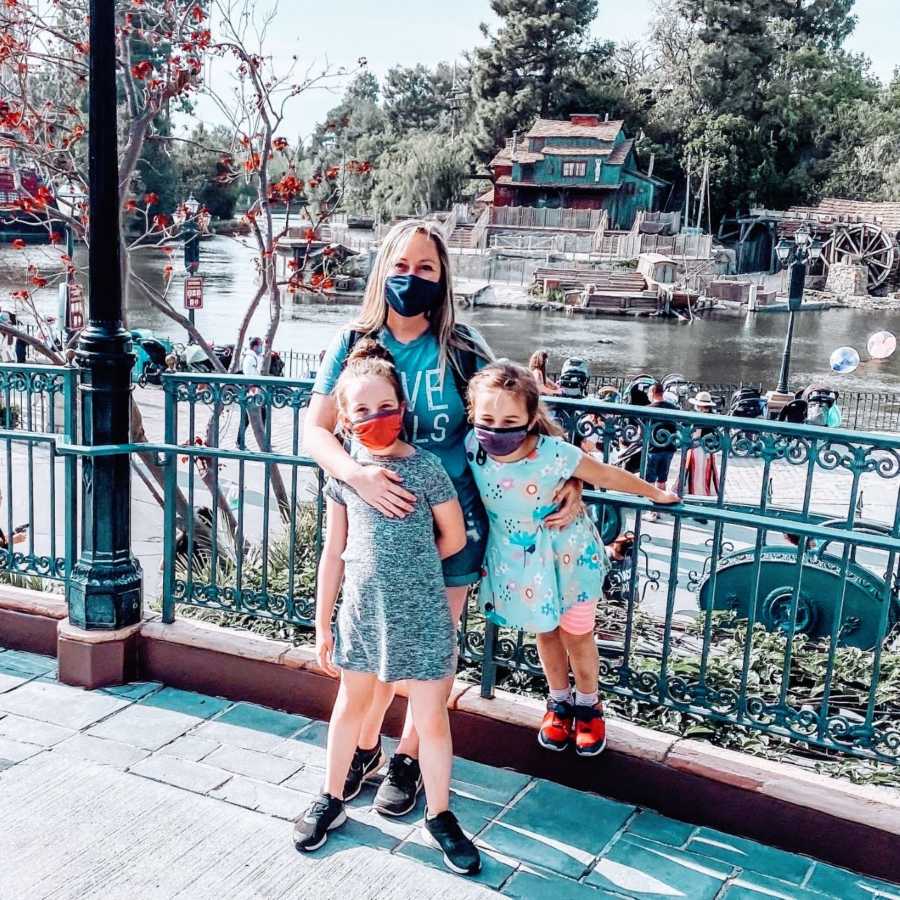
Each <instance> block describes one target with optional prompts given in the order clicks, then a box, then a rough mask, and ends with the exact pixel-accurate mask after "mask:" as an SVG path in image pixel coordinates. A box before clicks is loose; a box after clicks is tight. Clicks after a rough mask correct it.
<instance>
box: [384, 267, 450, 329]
mask: <svg viewBox="0 0 900 900" xmlns="http://www.w3.org/2000/svg"><path fill="white" fill-rule="evenodd" d="M443 291H444V286H443V285H442V284H441V283H440V282H439V281H428V280H427V279H425V278H419V276H418V275H392V276H391V277H390V278H388V279H387V281H385V283H384V295H385V298H386V299H387V302H388V304H389V306H390V307H391V309H392V310H394V312H396V313H397V314H398V315H400V316H403V317H404V318H408V319H411V318H413V317H414V316H421V315H422V313H426V314H427V313H430V312H431V311H432V310H434V309H435V308H436V307H437V306H438V305H439V303H440V300H441V294H442V293H443Z"/></svg>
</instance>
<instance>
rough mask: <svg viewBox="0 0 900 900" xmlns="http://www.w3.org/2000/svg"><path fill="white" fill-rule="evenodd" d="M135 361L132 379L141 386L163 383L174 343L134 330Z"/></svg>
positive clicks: (132, 337) (132, 335) (132, 333)
mask: <svg viewBox="0 0 900 900" xmlns="http://www.w3.org/2000/svg"><path fill="white" fill-rule="evenodd" d="M131 339H132V342H133V348H134V354H135V357H136V358H135V362H134V367H133V368H132V370H131V380H132V381H136V382H137V383H138V384H139V385H140V386H141V387H146V386H147V385H148V384H162V374H163V372H165V371H166V356H167V355H168V354H169V353H171V352H172V345H171V344H170V343H169V342H168V341H166V342H165V343H163V341H162V340H159V339H157V338H155V337H149V336H147V335H146V334H144V333H142V332H141V331H132V332H131Z"/></svg>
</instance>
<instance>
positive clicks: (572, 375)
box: [559, 356, 591, 400]
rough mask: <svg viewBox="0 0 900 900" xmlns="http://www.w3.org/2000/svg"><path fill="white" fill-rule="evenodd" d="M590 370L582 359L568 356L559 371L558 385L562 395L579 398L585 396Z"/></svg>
mask: <svg viewBox="0 0 900 900" xmlns="http://www.w3.org/2000/svg"><path fill="white" fill-rule="evenodd" d="M590 380H591V372H590V369H588V367H587V363H586V362H585V361H584V360H583V359H579V358H578V357H575V356H570V357H569V358H568V359H567V360H566V361H565V362H564V363H563V365H562V371H561V372H560V373H559V386H560V388H561V390H562V396H563V397H574V398H575V399H576V400H581V399H583V398H584V397H586V396H587V392H588V391H587V389H588V382H589V381H590Z"/></svg>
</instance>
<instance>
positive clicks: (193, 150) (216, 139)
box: [171, 122, 278, 219]
mask: <svg viewBox="0 0 900 900" xmlns="http://www.w3.org/2000/svg"><path fill="white" fill-rule="evenodd" d="M230 143H231V134H230V132H229V130H228V129H227V128H225V127H224V126H222V125H216V126H214V127H213V128H211V129H210V128H207V127H206V126H205V125H204V124H203V123H202V122H201V123H200V124H198V125H197V126H196V127H195V128H194V130H193V131H192V132H191V134H190V136H189V137H188V138H187V140H184V141H179V142H177V144H176V145H175V150H174V153H173V157H174V164H175V168H176V169H177V178H176V180H175V182H174V183H173V185H172V188H171V189H172V190H173V192H175V193H176V200H177V202H178V203H181V202H183V201H184V200H185V199H186V198H187V197H188V196H189V195H190V194H193V195H194V197H195V198H196V199H197V200H198V201H199V203H200V204H201V205H202V206H204V207H206V209H208V210H209V212H210V214H211V215H212V217H213V218H214V219H230V218H232V217H233V216H234V208H235V204H236V203H237V199H238V194H239V193H240V189H241V183H240V181H239V180H235V179H234V178H232V177H229V175H230V166H229V165H228V163H227V162H226V161H225V160H226V159H227V157H228V155H229V154H228V153H227V149H228V147H229V145H230ZM275 162H277V160H273V163H275ZM272 177H273V180H277V177H278V173H277V172H276V171H275V170H274V166H273V175H272Z"/></svg>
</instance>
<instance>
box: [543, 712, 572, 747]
mask: <svg viewBox="0 0 900 900" xmlns="http://www.w3.org/2000/svg"><path fill="white" fill-rule="evenodd" d="M573 711H574V709H573V706H572V704H571V703H567V702H566V701H562V702H557V701H556V700H548V701H547V712H546V713H544V719H543V721H542V722H541V730H540V731H539V732H538V743H539V744H540V745H541V746H542V747H543V748H544V749H545V750H557V751H559V750H565V749H566V747H568V746H569V741H571V740H572V715H573Z"/></svg>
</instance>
